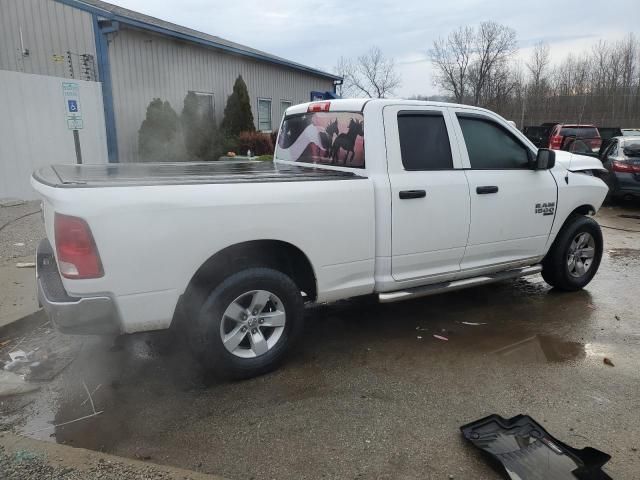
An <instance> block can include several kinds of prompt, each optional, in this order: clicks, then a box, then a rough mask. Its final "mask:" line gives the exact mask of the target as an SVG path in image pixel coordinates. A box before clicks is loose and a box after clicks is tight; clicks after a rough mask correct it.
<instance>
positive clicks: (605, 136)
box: [598, 127, 622, 145]
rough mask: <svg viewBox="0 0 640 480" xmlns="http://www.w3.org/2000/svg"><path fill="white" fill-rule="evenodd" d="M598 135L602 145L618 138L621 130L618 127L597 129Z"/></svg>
mask: <svg viewBox="0 0 640 480" xmlns="http://www.w3.org/2000/svg"><path fill="white" fill-rule="evenodd" d="M598 133H600V138H601V139H602V144H603V145H604V143H605V142H608V141H609V140H611V139H612V138H613V137H619V136H621V135H622V130H621V129H620V127H598Z"/></svg>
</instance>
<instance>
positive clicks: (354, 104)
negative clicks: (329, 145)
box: [286, 98, 490, 115]
mask: <svg viewBox="0 0 640 480" xmlns="http://www.w3.org/2000/svg"><path fill="white" fill-rule="evenodd" d="M314 104H323V105H327V104H328V105H329V109H328V110H325V111H329V112H359V111H362V110H363V109H364V107H365V105H382V106H384V105H414V106H415V105H424V106H431V107H464V108H473V109H475V110H480V111H485V112H490V111H489V110H486V109H484V108H480V107H474V106H472V105H462V104H459V103H449V102H432V101H429V100H402V99H394V98H340V99H335V100H320V101H315V102H307V103H300V104H298V105H293V106H291V107H289V108H288V109H287V111H286V115H295V114H299V113H306V112H307V111H308V109H309V106H310V105H314Z"/></svg>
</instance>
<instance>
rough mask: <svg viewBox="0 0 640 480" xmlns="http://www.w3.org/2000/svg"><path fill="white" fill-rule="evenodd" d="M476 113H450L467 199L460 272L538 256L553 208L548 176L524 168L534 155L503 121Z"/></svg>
mask: <svg viewBox="0 0 640 480" xmlns="http://www.w3.org/2000/svg"><path fill="white" fill-rule="evenodd" d="M477 112H478V111H477V110H475V111H469V110H465V109H455V110H454V116H455V118H456V119H457V122H458V123H457V125H456V127H459V129H460V130H457V132H459V137H461V141H460V144H461V150H462V151H463V154H465V153H466V157H467V158H465V159H464V161H465V162H466V161H468V169H467V170H466V175H467V180H468V181H469V194H470V196H471V226H470V229H469V241H468V242H467V249H466V252H465V255H464V259H463V261H462V264H461V269H462V270H463V271H464V270H473V269H477V268H482V267H487V266H493V265H500V264H508V263H515V262H521V261H522V262H524V263H526V262H527V260H529V259H532V258H534V257H539V256H541V255H543V254H544V249H545V245H546V243H547V239H548V237H549V232H550V231H551V226H552V224H553V219H554V217H555V207H556V202H557V186H556V182H555V179H554V177H553V175H552V174H551V172H550V171H549V170H532V169H531V168H530V167H529V164H530V160H531V159H533V158H534V157H535V151H534V150H533V149H532V148H530V147H529V146H528V145H527V144H526V143H525V142H524V141H523V140H522V139H521V138H519V135H517V134H516V133H515V132H513V131H512V130H511V127H510V126H508V125H507V124H505V123H504V122H503V121H501V120H499V119H498V118H497V117H495V118H494V117H492V116H489V115H488V114H483V113H477Z"/></svg>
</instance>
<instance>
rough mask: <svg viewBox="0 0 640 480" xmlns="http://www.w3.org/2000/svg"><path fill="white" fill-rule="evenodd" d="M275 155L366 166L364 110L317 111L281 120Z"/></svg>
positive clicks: (287, 158) (292, 158)
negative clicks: (357, 111)
mask: <svg viewBox="0 0 640 480" xmlns="http://www.w3.org/2000/svg"><path fill="white" fill-rule="evenodd" d="M276 158H277V159H279V160H289V161H292V162H306V163H321V164H325V165H336V166H341V167H353V168H364V121H363V117H362V114H361V113H354V112H314V113H305V114H302V115H292V116H290V117H287V118H285V119H284V121H283V122H282V128H281V130H280V135H279V137H278V148H277V150H276Z"/></svg>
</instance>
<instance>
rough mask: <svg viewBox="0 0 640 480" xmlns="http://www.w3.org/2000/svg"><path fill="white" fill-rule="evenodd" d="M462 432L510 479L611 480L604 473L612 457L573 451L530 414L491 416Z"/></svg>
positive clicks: (592, 452)
mask: <svg viewBox="0 0 640 480" xmlns="http://www.w3.org/2000/svg"><path fill="white" fill-rule="evenodd" d="M460 431H461V432H462V435H463V436H464V438H466V439H467V440H468V441H470V442H471V443H473V444H474V445H475V446H476V447H478V448H479V449H480V450H482V451H483V452H484V453H485V454H487V455H489V457H490V458H491V460H492V463H494V464H495V465H494V466H496V467H498V468H499V469H500V470H502V472H503V474H506V477H505V478H509V479H511V480H549V479H554V480H565V479H566V480H576V479H578V480H611V477H610V476H609V475H607V474H606V473H605V472H603V471H602V466H603V465H604V464H605V463H607V462H608V461H609V460H610V459H611V456H610V455H608V454H606V453H604V452H601V451H600V450H596V449H595V448H591V447H585V448H583V449H582V450H577V449H575V448H572V447H570V446H568V445H566V444H564V443H562V442H560V441H559V440H556V439H555V438H553V437H552V436H551V435H549V433H548V432H547V431H546V430H545V429H544V428H542V426H541V425H540V424H538V423H537V422H536V421H535V420H533V419H532V418H531V417H529V416H527V415H517V416H515V417H513V418H510V419H504V418H502V417H501V416H499V415H489V416H488V417H485V418H483V419H480V420H477V421H475V422H472V423H468V424H467V425H463V426H462V427H460Z"/></svg>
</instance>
